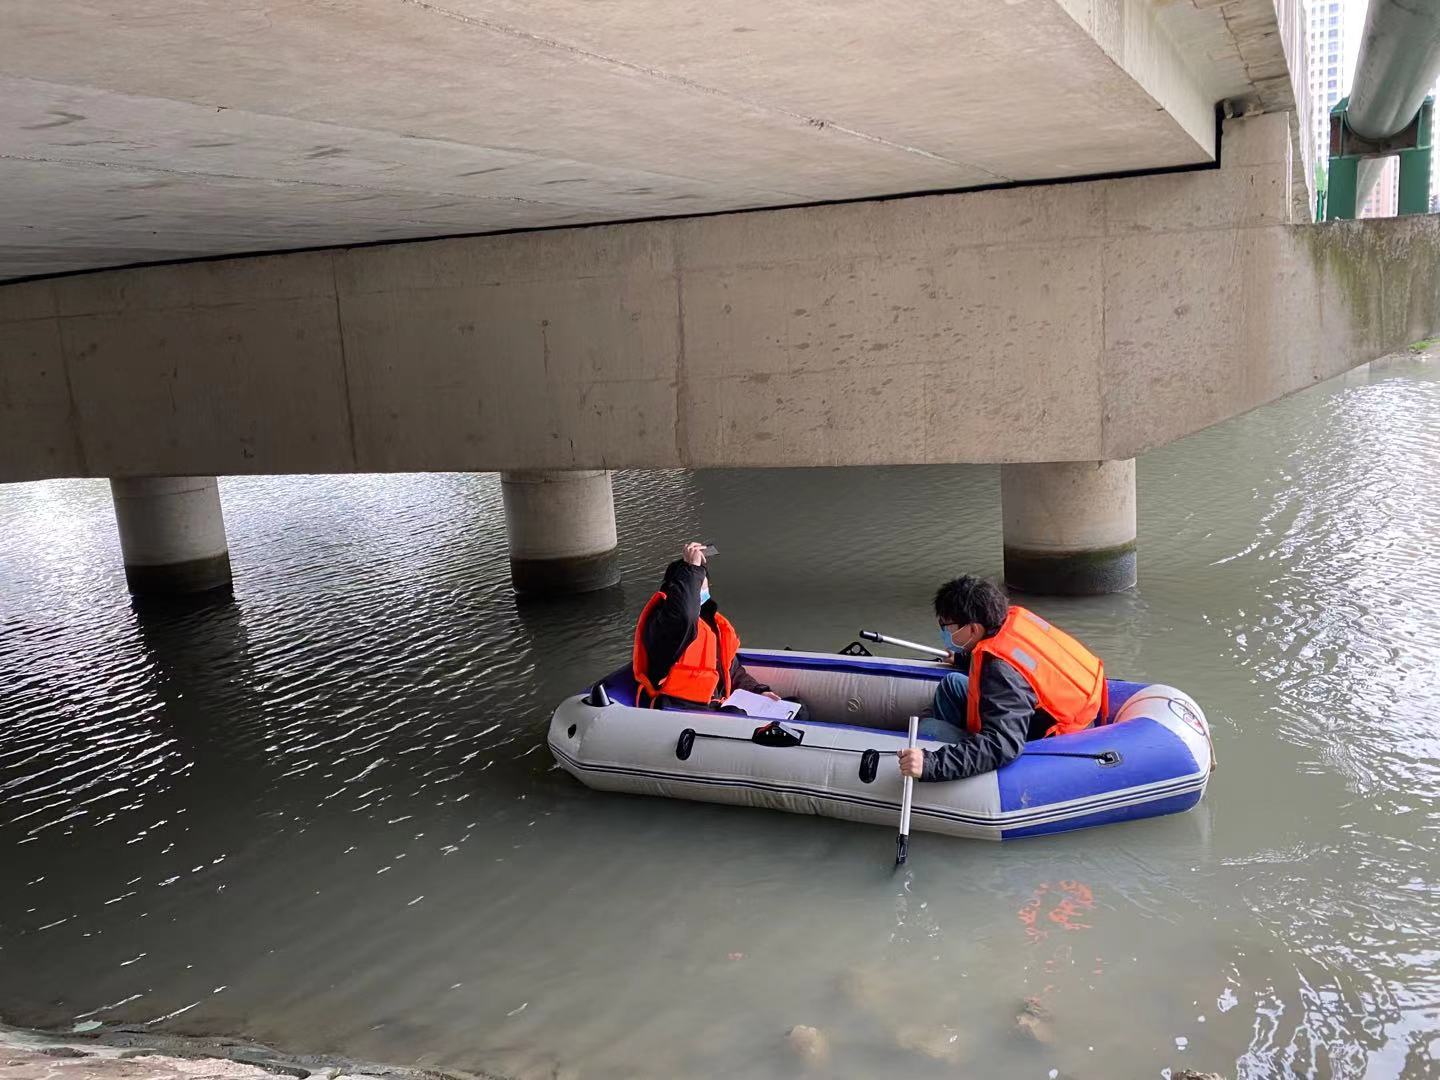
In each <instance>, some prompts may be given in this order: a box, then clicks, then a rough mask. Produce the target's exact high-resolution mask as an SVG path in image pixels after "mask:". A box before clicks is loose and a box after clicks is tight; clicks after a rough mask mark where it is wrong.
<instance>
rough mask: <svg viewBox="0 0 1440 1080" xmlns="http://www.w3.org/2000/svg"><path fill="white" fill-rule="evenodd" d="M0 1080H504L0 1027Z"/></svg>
mask: <svg viewBox="0 0 1440 1080" xmlns="http://www.w3.org/2000/svg"><path fill="white" fill-rule="evenodd" d="M0 1068H3V1070H4V1071H3V1073H0V1075H3V1076H4V1078H5V1080H275V1078H276V1077H296V1078H299V1080H307V1078H313V1080H360V1078H365V1080H506V1078H504V1077H502V1076H501V1075H500V1074H496V1073H474V1072H455V1071H451V1070H439V1069H414V1068H402V1067H398V1066H392V1065H377V1064H374V1063H371V1062H362V1061H355V1060H352V1059H350V1058H344V1057H336V1056H333V1055H317V1054H287V1053H285V1052H283V1051H280V1050H277V1049H275V1048H274V1047H270V1046H266V1045H264V1044H263V1043H258V1042H254V1041H252V1040H249V1039H245V1038H243V1037H229V1036H218V1035H216V1036H199V1037H192V1036H184V1035H164V1034H158V1033H155V1032H149V1031H145V1030H143V1029H141V1028H132V1027H126V1026H123V1025H122V1026H117V1027H114V1028H104V1029H97V1030H94V1031H81V1032H69V1033H65V1034H59V1033H52V1032H43V1031H30V1030H27V1029H25V1028H14V1027H8V1026H6V1025H0Z"/></svg>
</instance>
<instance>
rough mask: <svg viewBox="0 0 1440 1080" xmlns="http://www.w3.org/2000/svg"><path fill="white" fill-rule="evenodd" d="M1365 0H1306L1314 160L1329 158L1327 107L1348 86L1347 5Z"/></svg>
mask: <svg viewBox="0 0 1440 1080" xmlns="http://www.w3.org/2000/svg"><path fill="white" fill-rule="evenodd" d="M1357 2H1358V3H1360V4H1362V5H1363V4H1364V2H1365V0H1306V3H1305V24H1306V26H1305V28H1306V33H1307V35H1308V38H1309V40H1308V41H1307V44H1308V45H1309V49H1308V52H1309V54H1310V73H1309V89H1310V104H1311V116H1312V117H1313V121H1312V122H1313V124H1314V135H1315V160H1316V161H1317V162H1325V161H1328V160H1329V159H1330V109H1331V108H1332V107H1333V106H1334V104H1335V103H1336V102H1337V101H1339V100H1340V99H1341V98H1342V97H1344V96H1345V92H1346V90H1348V89H1349V85H1348V84H1349V81H1350V68H1349V65H1348V64H1347V63H1346V53H1345V42H1346V32H1345V23H1346V18H1345V15H1346V8H1347V6H1348V5H1349V4H1353V3H1357Z"/></svg>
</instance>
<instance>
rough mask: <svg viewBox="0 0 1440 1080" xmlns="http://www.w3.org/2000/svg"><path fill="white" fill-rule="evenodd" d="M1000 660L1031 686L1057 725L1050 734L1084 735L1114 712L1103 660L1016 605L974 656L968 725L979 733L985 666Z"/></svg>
mask: <svg viewBox="0 0 1440 1080" xmlns="http://www.w3.org/2000/svg"><path fill="white" fill-rule="evenodd" d="M987 656H998V657H999V658H1000V659H1002V660H1004V661H1005V662H1006V663H1008V664H1009V665H1010V666H1011V667H1013V668H1014V669H1015V670H1016V671H1018V672H1020V674H1021V675H1023V676H1025V681H1026V682H1028V683H1029V684H1030V689H1032V690H1034V691H1035V696H1036V698H1038V699H1039V700H1038V702H1037V706H1038V708H1040V709H1043V710H1044V711H1045V712H1046V713H1048V714H1049V715H1050V716H1051V717H1052V718H1053V719H1054V721H1055V723H1054V726H1052V727H1051V728H1050V730H1049V731H1047V732H1045V734H1046V735H1068V734H1070V732H1072V731H1083V730H1085V728H1088V727H1089V726H1090V725H1091V724H1093V723H1094V722H1095V718H1096V717H1097V716H1098V717H1100V718H1102V719H1103V718H1104V716H1105V714H1106V713H1107V712H1108V711H1109V705H1110V693H1109V687H1108V686H1107V685H1106V682H1105V665H1104V664H1103V663H1101V662H1100V658H1099V657H1097V656H1095V655H1094V654H1093V653H1091V652H1090V651H1089V650H1088V649H1086V648H1085V646H1084V645H1081V644H1080V643H1079V642H1078V641H1076V640H1075V639H1074V638H1072V637H1071V636H1070V635H1069V634H1067V633H1065V631H1063V630H1060V629H1058V628H1056V627H1054V626H1051V625H1050V624H1049V623H1048V622H1046V621H1045V620H1044V619H1042V618H1040V616H1039V615H1036V614H1035V613H1034V612H1033V611H1027V610H1026V609H1025V608H1023V607H1015V606H1012V607H1011V608H1010V614H1008V615H1006V616H1005V622H1004V623H1002V624H1001V626H1000V629H999V631H997V632H996V633H995V634H994V635H993V636H992V637H988V638H985V639H984V640H983V641H981V642H980V644H978V645H976V646H975V649H974V651H973V652H972V653H971V655H970V691H969V693H967V694H966V695H965V698H966V702H965V726H966V727H967V728H969V729H970V733H971V734H972V735H975V734H978V733H979V731H980V665H981V664H982V663H984V661H985V657H987Z"/></svg>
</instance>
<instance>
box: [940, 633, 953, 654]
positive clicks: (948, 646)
mask: <svg viewBox="0 0 1440 1080" xmlns="http://www.w3.org/2000/svg"><path fill="white" fill-rule="evenodd" d="M940 641H941V642H942V643H943V644H944V646H945V651H946V652H954V651H955V642H953V641H951V640H950V631H949V630H945V629H941V631H940Z"/></svg>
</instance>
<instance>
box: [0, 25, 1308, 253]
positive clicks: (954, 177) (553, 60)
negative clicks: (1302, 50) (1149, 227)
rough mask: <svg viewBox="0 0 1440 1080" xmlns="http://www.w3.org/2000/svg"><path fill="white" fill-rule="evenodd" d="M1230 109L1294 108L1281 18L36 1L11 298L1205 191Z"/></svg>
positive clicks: (6, 137)
mask: <svg viewBox="0 0 1440 1080" xmlns="http://www.w3.org/2000/svg"><path fill="white" fill-rule="evenodd" d="M1297 2H1298V0H1285V3H1286V5H1288V6H1289V7H1293V6H1294V5H1295V4H1296V3H1297ZM1287 10H1288V9H1287ZM1291 21H1292V22H1293V19H1292V20H1291ZM1279 25H1282V26H1283V25H1285V20H1284V19H1283V18H1282V19H1281V21H1280V24H1279ZM1302 70H1303V65H1302ZM1226 99H1236V100H1242V101H1245V102H1248V103H1251V104H1254V105H1255V106H1256V107H1261V108H1265V109H1267V110H1271V111H1274V110H1280V109H1288V108H1291V107H1292V106H1293V101H1292V96H1291V92H1290V80H1289V78H1288V74H1287V68H1286V62H1285V52H1284V49H1283V48H1282V41H1281V34H1280V33H1279V32H1278V29H1277V21H1276V9H1275V7H1274V5H1273V3H1272V0H1224V2H1223V3H1214V2H1212V0H1176V2H1174V3H1167V4H1153V3H1151V2H1150V0H1006V2H1004V3H1001V2H999V0H953V2H948V3H940V2H935V0H893V2H890V3H881V4H877V3H872V2H868V0H839V2H826V3H820V2H816V0H797V2H791V3H786V4H781V5H776V4H773V3H768V2H765V0H740V2H738V3H729V4H723V5H716V4H712V3H709V2H706V0H626V2H624V3H579V2H577V0H484V2H481V0H321V2H307V3H303V4H274V3H271V2H269V0H185V2H184V3H178V4H177V3H175V2H173V0H128V2H127V3H124V4H119V5H117V4H112V3H104V2H100V0H66V2H63V3H57V2H55V0H9V2H7V3H6V4H5V5H4V8H3V10H0V143H3V145H0V190H3V191H4V192H5V199H4V200H3V201H0V280H4V279H9V278H16V277H21V276H26V275H37V274H48V273H55V272H59V271H66V270H87V269H94V268H96V267H102V266H114V265H118V264H128V263H140V262H154V261H159V260H167V259H176V258H185V257H194V256H205V255H217V254H237V253H244V252H255V251H266V250H276V249H295V248H303V247H316V246H324V245H337V244H354V243H360V242H368V241H381V240H394V239H399V238H405V237H423V236H439V235H450V234H458V233H477V232H490V231H496V230H503V229H529V228H537V227H542V226H555V225H573V224H578V223H582V222H596V221H616V220H631V219H638V218H648V217H672V216H679V215H693V214H697V213H705V212H712V211H720V210H735V209H749V208H756V207H764V206H786V205H795V204H802V203H813V202H820V201H828V200H836V199H854V198H864V197H869V196H876V195H889V194H897V193H901V194H903V193H908V192H916V191H929V190H949V189H960V188H970V187H976V186H982V185H992V184H997V183H1006V182H1010V181H1015V180H1038V179H1056V178H1064V177H1074V176H1083V175H1094V174H1101V173H1116V172H1124V171H1133V170H1143V169H1155V168H1163V167H1169V166H1181V165H1194V164H1202V163H1206V162H1210V161H1213V159H1214V154H1215V145H1214V138H1215V125H1214V115H1215V105H1216V102H1218V101H1221V100H1226ZM1302 130H1303V129H1302Z"/></svg>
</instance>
